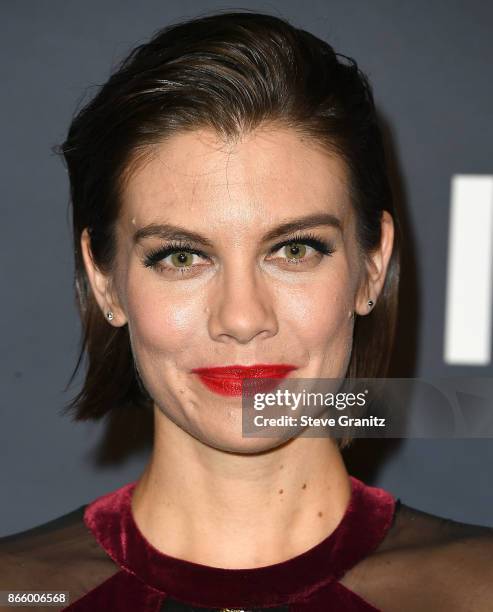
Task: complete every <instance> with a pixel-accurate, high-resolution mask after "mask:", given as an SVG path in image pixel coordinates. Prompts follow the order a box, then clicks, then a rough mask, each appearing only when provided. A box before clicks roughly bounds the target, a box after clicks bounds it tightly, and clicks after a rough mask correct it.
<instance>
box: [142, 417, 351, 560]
mask: <svg viewBox="0 0 493 612" xmlns="http://www.w3.org/2000/svg"><path fill="white" fill-rule="evenodd" d="M154 437H155V439H154V449H153V453H152V456H151V458H150V460H149V463H148V465H147V467H146V469H145V471H144V473H143V474H142V476H141V478H140V479H139V481H138V483H137V485H136V487H135V490H134V494H133V498H132V513H133V516H134V519H135V521H136V523H137V525H138V527H139V529H140V530H141V531H142V533H143V535H144V536H145V537H146V538H147V540H148V541H149V542H150V543H151V544H152V545H153V546H154V547H155V548H157V549H158V550H160V551H161V552H163V553H165V554H168V555H171V556H173V557H177V558H181V559H185V560H187V561H192V562H195V563H201V564H203V565H210V566H214V567H224V568H251V567H261V566H263V565H271V564H273V563H280V562H282V561H285V560H287V559H289V558H291V557H294V556H296V555H299V554H301V553H303V552H304V551H306V550H308V549H309V548H311V547H312V546H315V545H316V544H318V543H319V542H320V541H321V540H323V539H324V538H326V537H327V536H328V535H329V534H330V533H331V532H332V531H334V529H335V528H336V527H337V525H338V524H339V522H340V521H341V519H342V517H343V515H344V513H345V511H346V508H347V506H348V504H349V499H350V495H351V483H350V480H349V475H348V473H347V471H346V468H345V466H344V462H343V460H342V457H341V454H340V451H339V450H338V448H337V447H336V445H335V442H334V441H333V440H331V439H330V438H309V437H297V438H294V439H292V440H290V441H289V442H288V443H286V444H283V445H282V446H280V447H278V448H275V449H273V450H272V451H269V452H264V453H259V454H234V453H228V452H224V451H220V450H217V449H214V448H211V447H208V446H206V445H204V444H203V443H201V442H199V441H198V440H196V439H195V438H193V437H192V436H190V435H189V434H188V433H186V432H184V431H183V430H182V429H180V428H179V427H177V426H176V425H175V424H174V423H173V422H172V421H170V420H169V419H168V418H167V417H165V416H164V415H162V413H161V412H160V411H159V410H158V409H157V408H155V434H154Z"/></svg>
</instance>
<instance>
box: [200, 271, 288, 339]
mask: <svg viewBox="0 0 493 612" xmlns="http://www.w3.org/2000/svg"><path fill="white" fill-rule="evenodd" d="M260 274H261V273H260V272H258V271H256V270H249V271H246V270H245V268H244V266H242V270H241V271H240V270H238V269H236V270H234V271H231V270H230V271H228V270H223V273H222V274H221V275H220V277H219V278H218V285H216V286H215V287H214V290H213V291H214V295H213V296H211V300H210V307H209V309H208V311H209V319H208V328H209V335H210V337H211V338H212V339H213V340H216V341H218V342H229V341H236V342H238V343H240V344H247V343H248V342H251V341H252V340H253V339H254V338H255V337H256V336H259V335H261V336H263V337H265V338H269V337H271V336H274V335H275V334H277V331H278V321H277V317H276V315H275V309H274V305H273V300H272V297H271V292H270V291H269V288H268V287H267V286H266V284H265V282H264V281H263V279H262V278H261V277H260Z"/></svg>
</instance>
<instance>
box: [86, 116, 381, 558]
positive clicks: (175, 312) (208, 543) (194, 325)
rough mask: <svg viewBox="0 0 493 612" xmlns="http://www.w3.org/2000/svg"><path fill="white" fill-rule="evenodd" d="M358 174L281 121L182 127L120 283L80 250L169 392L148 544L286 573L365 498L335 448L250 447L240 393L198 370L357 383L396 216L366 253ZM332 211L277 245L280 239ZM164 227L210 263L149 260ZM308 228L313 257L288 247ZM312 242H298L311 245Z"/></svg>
mask: <svg viewBox="0 0 493 612" xmlns="http://www.w3.org/2000/svg"><path fill="white" fill-rule="evenodd" d="M347 185H348V177H347V171H346V168H345V166H344V164H343V163H342V161H341V160H340V159H338V158H337V157H335V156H333V155H329V154H328V153H327V152H325V151H324V150H322V149H321V148H320V147H319V146H316V145H315V144H314V143H313V142H312V141H310V140H308V139H303V138H301V137H300V135H299V134H297V133H296V132H294V131H292V130H290V129H287V128H281V127H279V126H277V127H275V126H266V127H265V128H263V129H258V130H256V131H255V132H253V133H250V134H246V135H244V136H243V137H242V138H240V139H239V140H238V141H237V142H235V143H224V142H223V141H221V140H220V139H219V138H218V136H217V135H216V134H215V133H214V132H211V131H207V130H197V131H195V132H189V133H186V134H177V135H175V136H173V137H172V138H170V139H168V140H167V141H165V142H163V143H161V144H160V145H159V146H156V147H155V149H154V151H153V155H152V157H151V158H150V159H149V160H147V162H146V163H145V164H142V165H139V166H137V167H136V169H135V171H134V172H132V173H131V174H130V176H129V179H128V181H127V183H126V186H125V190H124V194H123V202H122V212H121V216H120V219H119V222H118V228H117V241H118V254H117V266H116V269H115V270H114V271H113V273H112V275H111V276H109V275H105V274H103V273H102V272H101V271H100V270H98V268H97V267H96V266H95V265H94V263H93V261H92V258H91V254H90V243H89V239H88V234H87V232H84V233H83V235H82V240H81V245H82V251H83V256H84V261H85V265H86V269H87V272H88V276H89V280H90V283H91V286H92V289H93V291H94V294H95V296H96V299H97V300H98V303H99V305H100V307H101V310H102V311H103V313H105V312H107V311H108V310H112V311H113V313H114V319H113V320H112V321H111V324H112V325H115V326H122V325H128V329H129V333H130V338H131V342H132V350H133V354H134V358H135V361H136V365H137V367H138V369H139V372H140V374H141V377H142V380H143V381H144V384H145V385H146V388H147V389H148V391H149V393H150V394H151V396H152V397H153V399H154V418H155V440H154V448H153V452H152V455H151V458H150V460H149V462H148V464H147V466H146V469H145V471H144V473H143V474H142V476H141V478H140V479H139V481H138V484H137V486H136V489H135V492H134V496H133V500H132V511H133V514H134V517H135V520H136V522H137V525H138V526H139V528H140V529H141V531H142V533H143V534H144V535H145V537H146V538H147V539H148V540H149V541H150V542H151V543H152V544H153V545H154V546H155V547H156V548H157V549H158V550H160V551H162V552H164V553H167V554H169V555H172V556H175V557H179V558H182V559H186V560H189V561H194V562H196V563H202V564H206V565H211V566H216V567H225V568H241V567H243V568H251V567H260V566H263V565H269V564H272V563H277V562H281V561H283V560H286V559H288V558H291V557H293V556H296V555H298V554H300V553H302V552H304V551H305V550H307V549H309V548H311V547H312V546H314V545H315V544H317V543H318V542H320V541H321V540H322V539H324V538H325V537H327V535H328V534H329V533H330V532H332V531H333V530H334V529H335V527H336V526H337V524H338V523H339V522H340V520H341V519H342V516H343V515H344V512H345V510H346V508H347V505H348V503H349V498H350V480H349V475H348V473H347V471H346V468H345V466H344V463H343V460H342V457H341V454H340V451H339V450H338V449H337V447H336V445H335V444H334V442H333V441H332V440H330V439H328V438H306V437H294V438H292V439H291V440H289V441H288V442H282V440H281V439H276V438H262V439H256V438H243V437H242V433H241V398H240V399H238V398H234V397H222V396H219V395H217V394H215V393H214V392H212V391H211V390H209V389H208V388H206V387H205V386H204V385H203V383H202V382H201V381H200V380H199V379H198V378H197V376H196V375H195V374H193V373H191V371H190V370H191V369H193V368H197V367H210V366H222V365H235V364H241V365H251V364H255V363H292V364H295V365H296V367H297V369H296V370H294V371H293V372H291V373H290V374H289V377H299V378H337V377H343V376H344V374H345V372H346V369H347V365H348V363H349V359H350V355H351V345H352V333H353V326H354V314H355V313H356V314H358V315H360V316H365V315H367V314H368V312H369V308H368V305H367V302H368V300H369V299H371V300H373V301H374V302H376V301H377V299H378V296H379V294H380V292H381V289H382V287H383V283H384V280H385V274H386V271H387V267H388V262H389V258H390V254H391V251H392V242H393V223H392V218H391V216H390V215H389V214H387V213H384V214H383V216H382V221H381V224H382V240H381V244H380V246H379V248H378V249H377V250H375V251H374V252H372V253H370V254H368V255H367V257H366V258H364V259H363V258H362V256H361V255H360V253H359V251H358V245H357V242H356V230H355V213H354V211H353V208H352V204H351V202H350V199H349V195H348V190H347ZM326 213H330V214H332V215H333V216H334V217H336V218H337V219H338V220H339V224H340V228H337V227H335V226H333V225H322V224H318V225H316V226H310V227H309V228H306V229H300V230H299V231H297V232H293V231H291V232H290V233H288V234H286V235H285V236H282V237H281V238H279V237H278V238H276V239H275V240H270V241H267V242H264V241H263V240H262V236H264V234H266V233H267V232H269V231H270V230H272V229H273V228H275V227H277V226H279V225H281V224H282V223H285V222H286V221H290V220H293V219H299V218H301V217H306V216H308V215H316V214H326ZM150 223H167V224H172V225H174V226H180V227H183V228H186V229H187V230H188V231H193V232H196V233H199V234H200V235H202V236H203V237H205V238H206V239H207V240H208V241H209V243H210V244H209V245H208V246H204V245H197V249H200V251H201V252H203V253H204V256H199V255H193V254H192V255H191V256H190V258H189V259H188V260H187V265H186V266H185V268H186V269H184V268H183V266H182V267H181V268H179V267H178V266H177V265H176V258H175V259H173V257H172V256H171V255H170V256H168V257H166V259H165V260H162V261H161V262H159V266H158V267H155V268H152V267H146V266H145V265H144V263H143V262H144V260H145V258H146V257H147V256H148V255H149V253H150V252H151V251H153V250H156V249H157V248H159V247H161V246H163V245H168V244H169V242H170V241H169V240H163V239H162V238H159V237H156V236H150V237H147V238H143V239H142V240H141V241H139V242H137V243H135V242H134V240H133V235H134V233H135V232H136V231H138V230H140V229H142V228H143V227H144V226H146V225H148V224H150ZM306 233H309V234H311V235H315V236H316V237H317V238H319V239H321V240H323V241H324V242H326V243H328V244H329V245H330V247H331V249H332V251H333V252H332V253H331V254H330V255H326V254H322V253H319V252H318V251H316V250H315V249H314V248H312V247H311V246H306V249H305V250H304V251H303V253H304V255H303V257H302V259H301V260H297V261H293V259H292V251H289V247H286V246H283V247H282V248H279V249H278V250H277V251H275V252H272V247H273V245H276V244H278V243H279V242H280V241H281V240H285V239H286V240H288V239H292V238H293V237H294V236H299V235H300V234H301V235H305V234H306ZM297 244H298V243H297Z"/></svg>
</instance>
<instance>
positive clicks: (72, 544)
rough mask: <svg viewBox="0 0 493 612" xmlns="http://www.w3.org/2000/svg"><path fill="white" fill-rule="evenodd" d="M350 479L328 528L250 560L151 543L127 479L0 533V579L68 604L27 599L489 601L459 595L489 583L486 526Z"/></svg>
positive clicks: (359, 606) (492, 557)
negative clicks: (308, 541) (196, 554)
mask: <svg viewBox="0 0 493 612" xmlns="http://www.w3.org/2000/svg"><path fill="white" fill-rule="evenodd" d="M350 479H351V489H352V490H351V497H350V501H349V504H348V507H347V509H346V512H345V514H344V516H343V518H342V519H341V521H340V522H339V524H338V526H337V528H336V529H335V530H334V531H332V532H331V533H330V534H328V535H327V537H326V538H325V539H323V540H322V541H321V542H319V543H318V544H316V545H315V546H313V547H312V548H310V549H309V550H307V551H305V552H304V553H302V554H300V555H298V556H295V557H293V558H291V559H288V560H286V561H284V562H281V563H276V564H273V565H269V566H264V567H259V568H254V569H221V568H216V567H210V566H206V565H201V564H197V563H192V562H189V561H185V560H182V559H178V558H174V557H171V556H169V555H166V554H164V553H163V552H160V551H159V550H157V549H156V548H155V547H154V546H152V545H151V544H150V543H149V542H148V541H147V540H146V538H145V537H144V536H143V534H142V533H141V531H140V530H139V528H138V526H137V524H136V523H135V521H134V519H133V515H132V511H131V499H132V491H133V490H134V487H135V485H136V483H128V484H126V485H124V486H123V487H121V488H119V489H117V490H116V491H114V492H111V493H108V494H106V495H104V496H102V497H99V498H98V499H96V500H94V501H92V502H91V503H89V504H87V505H84V506H81V507H80V508H78V509H77V510H74V511H73V512H71V513H69V514H66V515H64V516H61V517H59V518H57V519H55V520H53V521H50V522H49V523H45V524H44V525H41V526H39V527H36V528H34V529H30V530H28V531H24V532H21V533H18V534H14V535H12V536H7V537H4V538H0V590H13V589H17V590H20V589H24V590H44V591H48V590H50V591H56V590H63V591H68V592H69V598H70V599H69V603H68V605H64V606H63V607H58V608H54V607H44V608H43V607H37V608H36V609H37V610H51V611H53V610H55V609H57V610H67V611H69V612H95V611H96V612H98V611H101V612H103V611H104V612H106V611H112V610H115V611H118V612H136V611H142V612H160V611H162V612H173V611H174V612H178V611H181V612H192V611H196V612H208V611H209V612H211V611H220V610H222V611H226V610H230V611H234V612H238V611H247V612H258V611H260V610H266V611H267V610H269V611H270V612H276V611H284V612H325V611H329V610H333V611H337V612H370V611H375V610H384V611H385V610H392V611H393V610H398V611H399V612H407V611H412V610H419V611H420V612H424V611H427V610H430V611H433V612H435V611H436V610H484V609H486V610H489V609H491V610H493V601H491V608H487V607H486V608H483V607H475V605H471V606H468V605H467V602H469V601H471V602H474V601H475V600H474V597H473V595H470V594H469V591H468V589H469V586H468V585H469V584H470V589H471V593H472V592H473V590H474V592H476V590H477V589H476V587H475V586H474V584H475V583H474V581H476V582H477V583H478V585H479V587H481V588H480V589H479V591H478V592H480V596H481V597H484V596H486V595H485V594H486V593H487V592H490V593H491V591H492V589H490V590H489V591H488V587H486V586H485V585H483V581H484V576H485V568H489V570H488V571H489V572H490V573H489V574H488V576H489V575H491V571H490V570H491V567H492V561H493V545H492V544H493V536H492V533H493V530H492V529H490V528H487V527H480V526H476V525H468V524H464V523H458V522H455V521H452V520H450V519H444V518H441V517H437V516H434V515H431V514H428V513H425V512H421V511H420V510H416V509H414V508H410V507H409V506H406V505H404V504H402V503H401V501H400V499H396V498H395V497H394V496H393V495H392V494H390V493H389V492H387V491H385V490H384V489H381V488H377V487H371V486H368V485H366V484H364V483H363V482H362V481H360V480H358V479H357V478H355V477H352V476H351V477H350ZM469 551H473V553H474V554H472V555H470V554H469ZM461 564H462V565H461ZM475 564H476V565H475ZM451 570H452V577H453V578H454V580H452V581H451V580H449V579H448V577H449V574H450V571H451ZM457 585H460V589H459V588H458V587H457ZM463 593H465V595H463ZM464 597H465V600H464ZM456 603H458V604H460V605H458V607H454V606H455V604H456ZM481 605H482V604H481ZM0 608H1V606H0ZM31 609H33V608H31Z"/></svg>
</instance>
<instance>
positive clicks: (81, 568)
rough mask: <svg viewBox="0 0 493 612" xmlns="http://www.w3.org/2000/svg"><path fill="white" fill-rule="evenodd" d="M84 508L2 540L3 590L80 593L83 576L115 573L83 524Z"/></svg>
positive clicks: (0, 579)
mask: <svg viewBox="0 0 493 612" xmlns="http://www.w3.org/2000/svg"><path fill="white" fill-rule="evenodd" d="M85 508H86V506H81V507H79V508H77V509H76V510H73V511H72V512H69V513H67V514H64V515H62V516H59V517H57V518H55V519H53V520H52V521H49V522H47V523H44V524H42V525H38V526H36V527H34V528H32V529H28V530H25V531H21V532H18V533H15V534H13V535H9V536H5V537H2V538H0V590H12V589H19V590H21V589H22V590H57V589H58V590H69V588H68V587H69V586H70V587H72V588H73V589H75V590H78V589H79V588H80V586H81V583H82V582H83V580H82V579H81V576H88V575H95V574H98V575H103V576H104V575H105V574H106V573H108V574H110V573H111V572H114V571H115V564H114V562H113V561H112V560H111V559H110V558H109V557H108V556H107V555H106V553H105V551H104V550H103V549H101V547H100V546H99V545H98V543H97V542H96V540H95V539H94V537H93V536H92V534H91V532H90V531H89V529H88V528H87V526H86V525H85V523H84V510H85ZM72 588H71V589H70V590H72Z"/></svg>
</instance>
